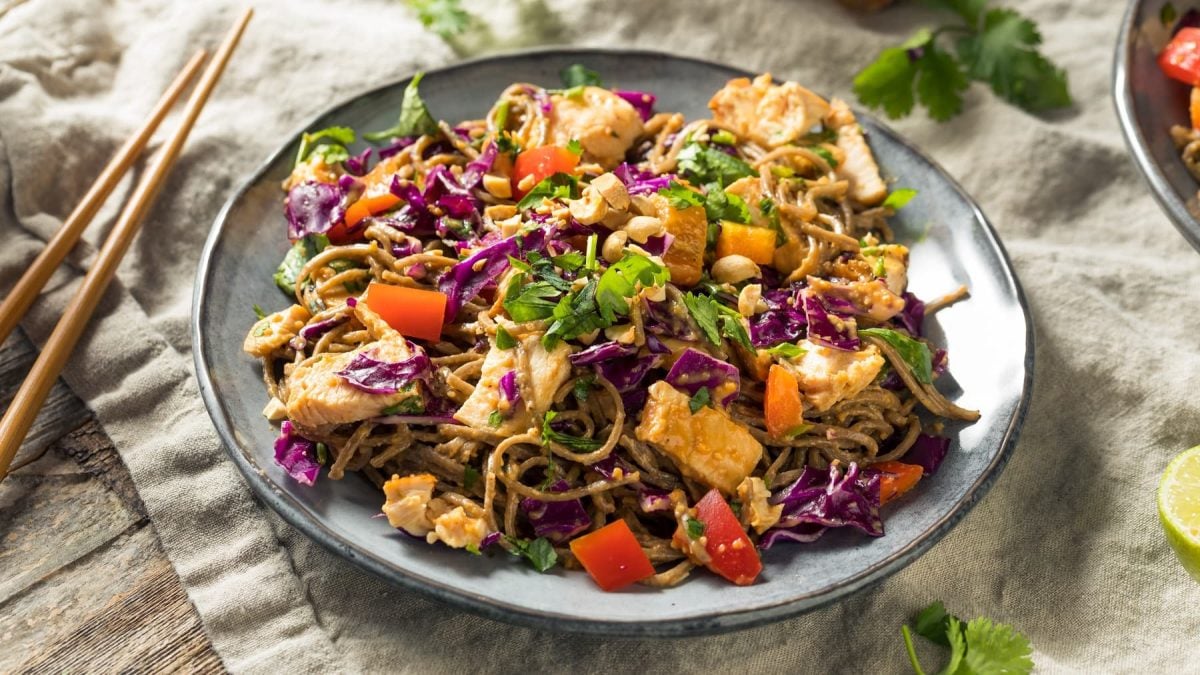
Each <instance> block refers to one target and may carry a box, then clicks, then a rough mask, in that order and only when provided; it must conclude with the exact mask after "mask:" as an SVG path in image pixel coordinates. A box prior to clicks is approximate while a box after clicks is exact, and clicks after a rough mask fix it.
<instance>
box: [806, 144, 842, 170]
mask: <svg viewBox="0 0 1200 675" xmlns="http://www.w3.org/2000/svg"><path fill="white" fill-rule="evenodd" d="M809 150H812V151H813V152H815V153H817V156H819V157H820V158H821V159H823V160H825V162H826V163H827V164H829V166H830V168H834V169H836V168H837V165H838V161H837V157H834V156H833V153H832V152H830V151H829V148H826V147H823V146H820V145H814V146H813V147H811V148H809Z"/></svg>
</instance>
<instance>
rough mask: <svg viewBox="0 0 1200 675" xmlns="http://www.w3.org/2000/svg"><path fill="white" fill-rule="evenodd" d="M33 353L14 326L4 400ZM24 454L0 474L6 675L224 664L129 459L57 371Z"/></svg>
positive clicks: (199, 668) (197, 668)
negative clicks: (132, 473)
mask: <svg viewBox="0 0 1200 675" xmlns="http://www.w3.org/2000/svg"><path fill="white" fill-rule="evenodd" d="M35 357H36V352H35V351H34V349H33V347H32V346H31V345H30V343H29V341H28V340H27V339H26V338H25V337H24V335H23V334H21V333H20V332H19V331H17V332H16V333H14V335H13V336H12V337H10V338H9V339H8V342H6V343H5V344H4V345H3V346H2V347H0V405H5V406H6V405H8V401H10V400H11V399H12V397H13V394H15V393H16V390H17V387H18V386H19V385H20V383H21V380H22V378H23V377H24V375H25V373H26V372H28V370H29V367H30V365H32V363H33V360H34V358H35ZM146 433H155V430H154V429H147V430H146ZM27 460H28V461H30V463H29V464H28V465H27V466H25V467H23V468H21V469H20V470H18V471H15V472H14V473H13V474H12V475H10V476H9V477H8V479H7V480H5V481H4V482H3V483H0V570H2V571H3V574H0V645H2V646H3V648H0V673H43V672H45V673H51V672H53V673H61V672H123V673H124V672H156V673H160V672H173V671H181V672H201V673H214V672H225V668H224V666H223V665H222V664H221V659H220V657H218V656H217V654H216V652H215V651H213V648H212V643H211V642H210V641H209V639H208V636H207V635H205V633H204V629H203V627H202V626H201V625H200V618H199V616H198V615H197V614H196V610H195V608H194V607H192V603H191V602H190V601H189V600H188V598H187V595H186V594H185V593H184V590H183V587H182V586H181V585H180V583H179V577H178V576H177V575H176V574H175V570H174V568H173V567H171V563H170V562H169V561H168V560H167V556H166V554H165V553H164V552H163V550H162V546H161V545H160V544H159V541H158V534H157V533H156V532H155V531H154V526H153V525H152V524H151V523H150V519H149V518H148V517H147V516H146V510H145V508H144V507H143V506H142V501H141V499H140V498H139V497H138V494H137V491H136V490H135V489H134V486H133V481H132V480H131V479H130V477H129V472H128V471H127V470H126V469H125V464H124V463H123V462H122V461H121V458H120V456H118V455H117V452H116V450H115V449H114V448H113V445H112V442H111V441H109V439H108V436H107V435H106V434H105V433H104V429H103V428H101V426H100V424H99V423H98V422H97V421H96V418H95V416H94V415H92V413H91V411H89V410H88V409H87V407H86V406H85V405H84V404H83V402H82V401H80V400H79V399H78V398H77V397H76V396H75V395H74V394H72V393H71V391H70V389H68V388H67V387H66V385H64V384H63V383H62V382H61V381H60V382H58V384H56V385H55V387H54V390H53V391H52V392H51V394H50V397H49V399H48V400H47V402H46V406H45V408H44V409H43V410H42V412H41V414H40V415H39V417H38V420H37V423H36V424H35V426H34V428H33V430H32V432H31V433H30V436H29V438H28V439H27V440H26V442H25V445H24V446H22V448H21V451H20V452H19V453H18V455H17V459H16V461H17V462H24V461H27Z"/></svg>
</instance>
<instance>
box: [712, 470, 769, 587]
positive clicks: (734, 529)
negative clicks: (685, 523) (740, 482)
mask: <svg viewBox="0 0 1200 675" xmlns="http://www.w3.org/2000/svg"><path fill="white" fill-rule="evenodd" d="M696 520H698V521H700V522H701V523H704V534H703V535H702V536H703V537H705V539H706V542H705V545H704V550H706V551H707V552H708V555H709V557H710V558H711V560H710V561H709V563H708V568H709V569H710V570H712V571H714V572H716V573H717V574H720V575H721V576H723V577H725V578H726V579H728V580H730V581H732V582H733V583H735V584H737V585H738V586H749V585H750V584H752V583H754V580H755V579H756V578H758V574H759V572H762V560H761V559H760V558H759V557H758V550H757V549H755V548H754V543H753V542H751V541H750V537H748V536H746V531H745V530H744V529H742V524H741V523H740V522H738V519H737V516H735V515H734V514H733V509H731V508H729V504H728V503H727V502H726V501H725V498H724V497H722V496H721V493H720V492H719V491H718V490H717V489H715V488H714V489H712V490H710V491H709V492H708V494H706V495H704V497H703V498H702V499H701V500H700V501H699V502H698V503H697V504H696Z"/></svg>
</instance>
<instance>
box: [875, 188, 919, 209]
mask: <svg viewBox="0 0 1200 675" xmlns="http://www.w3.org/2000/svg"><path fill="white" fill-rule="evenodd" d="M916 196H917V191H916V190H914V189H912V188H900V189H899V190H892V192H891V194H889V195H888V196H887V199H885V200H883V205H884V206H885V207H887V208H890V209H892V210H895V211H899V210H900V209H902V208H904V207H905V206H908V203H909V202H911V201H912V200H913V197H916Z"/></svg>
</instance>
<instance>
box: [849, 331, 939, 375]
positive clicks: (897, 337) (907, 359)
mask: <svg viewBox="0 0 1200 675" xmlns="http://www.w3.org/2000/svg"><path fill="white" fill-rule="evenodd" d="M858 334H859V336H865V337H876V338H879V339H880V340H883V341H884V342H886V343H888V344H889V345H891V347H892V349H895V350H896V352H897V353H899V354H900V358H902V359H904V363H906V364H907V365H908V368H909V370H911V371H912V374H913V376H914V377H916V378H917V381H918V382H921V383H922V384H929V383H930V382H933V358H932V355H931V354H930V352H929V346H928V345H926V344H925V343H924V342H920V341H918V340H914V339H912V338H910V337H909V336H907V335H905V334H903V333H900V332H898V331H894V330H892V329H890V328H863V329H860V330H859V331H858Z"/></svg>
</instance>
